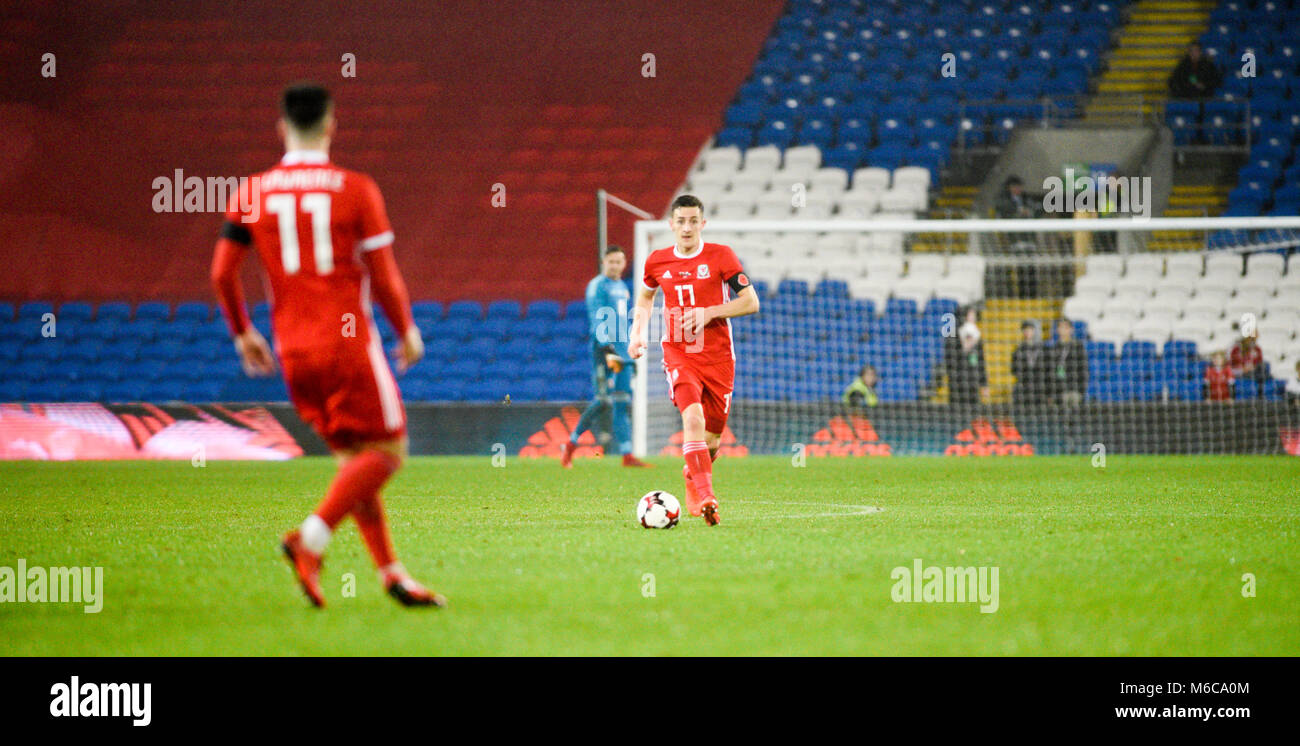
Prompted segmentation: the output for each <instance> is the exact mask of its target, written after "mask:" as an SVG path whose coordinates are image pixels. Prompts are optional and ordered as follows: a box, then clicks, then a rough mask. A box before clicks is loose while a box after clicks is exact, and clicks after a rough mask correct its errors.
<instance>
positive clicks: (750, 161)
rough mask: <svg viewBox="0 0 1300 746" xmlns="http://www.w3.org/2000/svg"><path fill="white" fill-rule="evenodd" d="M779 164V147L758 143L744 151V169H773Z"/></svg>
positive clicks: (768, 170) (769, 170)
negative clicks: (756, 145)
mask: <svg viewBox="0 0 1300 746" xmlns="http://www.w3.org/2000/svg"><path fill="white" fill-rule="evenodd" d="M780 165H781V149H780V148H778V147H776V146H775V145H760V146H758V147H755V148H750V149H749V150H746V151H745V170H746V171H767V172H769V173H770V172H772V171H775V170H776V169H777V168H778V167H779V166H780Z"/></svg>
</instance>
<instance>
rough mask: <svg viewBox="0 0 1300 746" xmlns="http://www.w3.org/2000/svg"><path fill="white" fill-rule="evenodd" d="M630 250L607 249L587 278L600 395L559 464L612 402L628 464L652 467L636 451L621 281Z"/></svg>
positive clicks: (618, 442)
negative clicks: (595, 272)
mask: <svg viewBox="0 0 1300 746" xmlns="http://www.w3.org/2000/svg"><path fill="white" fill-rule="evenodd" d="M626 269H627V254H626V253H625V252H624V251H623V249H622V248H621V247H618V246H610V247H609V248H607V249H605V257H604V259H603V260H602V262H601V272H600V274H599V275H596V276H595V277H593V278H592V280H591V282H589V283H587V325H588V328H589V330H590V333H591V364H592V374H591V380H592V384H593V386H594V387H595V391H596V397H595V398H594V399H592V400H591V404H589V405H588V406H587V409H586V411H584V412H583V413H582V417H581V418H580V419H579V420H578V425H577V427H575V428H573V434H572V435H570V436H569V441H568V442H567V443H565V444H564V454H563V455H562V456H561V457H560V465H561V466H563V467H564V468H566V469H568V468H570V467H572V466H573V452H574V451H576V450H577V449H578V438H579V437H580V436H581V435H582V434H583V433H585V432H586V431H587V430H590V429H594V428H593V424H594V423H595V422H596V419H597V418H598V417H600V415H601V414H603V413H604V411H605V410H606V409H609V408H610V405H611V403H612V404H613V416H612V419H613V425H614V441H615V443H616V447H617V448H618V452H619V453H621V454H623V465H624V466H649V464H647V463H645V462H644V461H641V460H640V459H638V458H637V457H636V456H633V455H632V371H633V367H632V360H631V359H630V358H628V357H627V335H626V334H625V333H624V332H625V330H626V326H625V324H626V323H627V312H628V300H629V298H630V293H628V291H627V286H626V285H624V284H623V272H624V270H626Z"/></svg>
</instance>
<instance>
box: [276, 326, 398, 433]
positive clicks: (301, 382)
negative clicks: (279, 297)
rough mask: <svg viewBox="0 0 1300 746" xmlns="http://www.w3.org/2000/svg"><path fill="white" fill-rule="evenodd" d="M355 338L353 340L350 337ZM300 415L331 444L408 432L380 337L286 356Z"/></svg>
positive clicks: (289, 381)
mask: <svg viewBox="0 0 1300 746" xmlns="http://www.w3.org/2000/svg"><path fill="white" fill-rule="evenodd" d="M349 341H351V340H349ZM280 363H281V365H282V366H283V367H284V381H285V384H286V385H287V386H288V388H289V398H290V399H292V400H293V406H294V408H295V409H297V410H298V416H299V417H302V419H303V421H304V422H306V423H307V424H309V425H311V426H312V428H313V429H315V430H316V433H317V434H319V435H320V436H321V438H322V439H323V440H324V441H325V442H326V443H327V444H329V447H330V448H331V449H335V450H338V449H350V448H355V447H356V446H357V445H359V444H360V443H364V442H368V441H375V440H389V439H392V438H396V437H398V436H400V435H402V434H404V433H405V432H406V410H405V408H404V407H403V406H402V396H401V394H400V393H399V392H398V390H397V382H396V381H395V380H394V379H393V372H392V370H391V369H390V368H389V367H388V360H387V358H385V357H384V352H383V348H382V347H381V346H380V342H379V339H378V338H377V337H375V338H372V341H371V342H370V343H369V344H366V345H363V344H361V343H360V342H359V340H357V343H355V344H349V343H346V342H345V343H343V344H339V345H337V346H335V347H333V348H326V349H324V350H322V351H321V352H316V351H312V352H310V353H301V352H299V353H292V354H289V355H282V356H281V359H280Z"/></svg>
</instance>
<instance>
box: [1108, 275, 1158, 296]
mask: <svg viewBox="0 0 1300 746" xmlns="http://www.w3.org/2000/svg"><path fill="white" fill-rule="evenodd" d="M1155 281H1156V278H1155V276H1153V275H1138V276H1136V277H1131V276H1129V275H1124V276H1123V277H1121V278H1119V279H1118V280H1116V281H1115V295H1116V297H1118V296H1121V295H1123V296H1127V297H1133V298H1150V297H1151V296H1152V294H1154V293H1155V290H1156V282H1155Z"/></svg>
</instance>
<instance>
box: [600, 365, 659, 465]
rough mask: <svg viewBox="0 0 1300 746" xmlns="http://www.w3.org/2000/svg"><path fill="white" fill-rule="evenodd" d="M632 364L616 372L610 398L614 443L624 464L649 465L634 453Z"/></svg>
mask: <svg viewBox="0 0 1300 746" xmlns="http://www.w3.org/2000/svg"><path fill="white" fill-rule="evenodd" d="M632 370H633V368H632V366H630V365H625V366H623V369H622V370H620V371H619V372H618V373H615V374H614V380H613V383H612V385H611V386H610V395H609V398H610V400H611V401H612V403H613V406H614V412H613V423H612V427H613V431H614V444H615V447H616V448H618V452H619V453H620V454H622V455H623V465H624V466H638V467H639V466H649V465H650V464H647V463H645V462H644V461H642V460H641V459H639V458H637V457H636V456H633V455H632Z"/></svg>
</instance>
